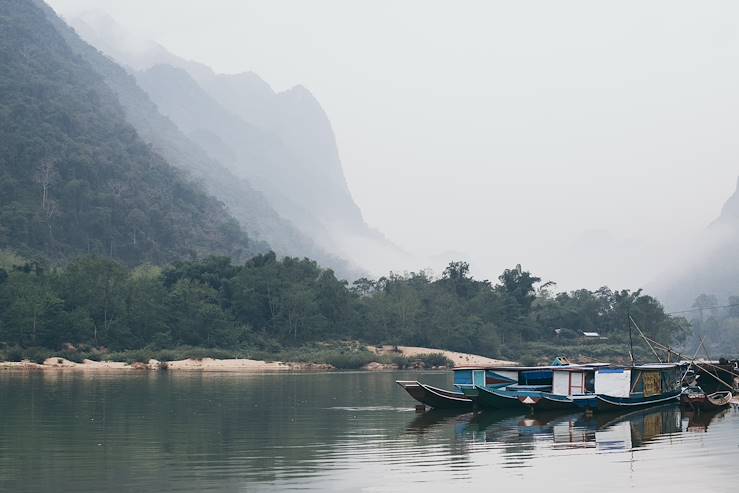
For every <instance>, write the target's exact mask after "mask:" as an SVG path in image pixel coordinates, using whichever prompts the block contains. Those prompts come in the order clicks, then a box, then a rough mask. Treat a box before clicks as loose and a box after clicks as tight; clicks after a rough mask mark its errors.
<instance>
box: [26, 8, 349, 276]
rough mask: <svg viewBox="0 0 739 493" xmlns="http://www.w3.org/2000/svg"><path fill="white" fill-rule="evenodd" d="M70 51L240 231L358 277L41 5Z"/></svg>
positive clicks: (149, 139) (279, 249) (146, 137)
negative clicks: (214, 199) (215, 200)
mask: <svg viewBox="0 0 739 493" xmlns="http://www.w3.org/2000/svg"><path fill="white" fill-rule="evenodd" d="M37 2H38V4H39V5H40V6H41V7H42V9H44V10H45V12H46V13H47V17H48V18H49V20H50V21H51V22H52V24H54V25H55V27H56V28H57V31H58V32H59V33H60V34H61V35H62V36H63V37H64V39H65V40H66V42H67V44H68V45H69V47H70V48H71V49H72V50H73V51H74V52H75V53H77V54H78V55H79V56H81V57H82V58H83V59H84V60H86V61H87V62H88V63H89V64H90V65H91V66H92V68H93V69H94V70H95V71H96V72H97V73H98V74H99V75H100V76H101V77H102V78H103V80H104V81H105V83H106V84H107V85H108V86H109V87H110V89H111V90H112V91H113V92H114V93H115V95H116V96H117V97H118V99H119V101H120V103H121V105H122V107H123V109H124V112H125V115H126V118H127V120H128V122H129V123H130V124H131V125H133V126H134V128H135V129H136V130H137V131H138V133H139V135H140V136H141V138H142V139H144V141H146V142H147V143H149V144H151V145H152V147H153V148H154V149H155V150H156V151H157V152H158V153H160V154H161V155H162V156H164V158H165V159H166V160H167V161H168V162H169V163H170V164H171V165H173V166H175V167H177V168H178V169H180V170H183V171H185V172H186V173H187V174H188V176H190V177H192V178H193V179H195V180H197V181H198V182H199V183H200V184H201V185H202V186H203V188H204V189H205V190H206V191H207V192H208V193H210V194H211V195H213V196H215V197H217V198H218V199H219V200H221V201H223V202H224V203H225V205H226V206H227V207H228V209H229V212H230V213H231V214H233V216H234V217H235V218H236V219H237V220H238V222H239V223H240V225H241V227H242V228H243V229H244V230H245V231H246V232H247V233H248V234H249V235H250V237H252V238H253V239H254V240H255V241H257V242H266V243H267V244H269V247H270V248H271V249H273V250H275V251H276V252H277V253H278V254H280V255H288V256H308V257H310V258H314V259H316V260H318V261H319V262H321V264H323V265H326V266H329V267H331V268H333V269H335V270H336V272H337V273H338V274H340V275H341V276H342V277H356V276H357V275H359V274H360V271H359V270H358V269H357V268H355V267H353V266H351V265H350V264H349V263H348V262H346V261H345V260H343V259H341V258H338V257H336V256H334V255H330V254H328V253H326V251H324V250H323V249H321V248H319V247H318V246H317V245H316V244H315V242H313V241H312V240H311V239H310V238H308V237H307V236H306V235H304V234H303V233H301V232H300V231H299V230H298V229H297V228H296V227H295V226H294V225H292V224H291V223H290V222H289V221H287V220H286V219H284V218H283V217H281V216H280V215H279V214H277V212H276V211H275V210H274V209H273V208H272V207H271V205H270V204H269V203H268V201H267V199H266V198H265V197H264V194H262V193H261V192H259V191H257V190H254V188H253V187H252V186H251V184H250V183H249V181H248V180H246V179H244V178H240V177H237V176H235V175H234V174H233V173H232V172H231V171H230V170H229V169H227V168H226V167H224V166H223V165H222V164H221V162H219V161H218V160H217V159H215V158H214V157H213V156H210V155H208V154H207V153H206V152H205V151H204V150H203V149H202V148H201V147H200V146H199V145H197V144H196V143H195V142H193V141H192V140H191V139H189V138H188V137H187V136H186V135H184V134H183V133H182V131H181V130H180V129H179V128H178V127H177V126H176V125H175V124H173V123H172V121H170V120H169V119H168V118H166V117H165V116H163V115H162V114H161V113H160V111H159V109H158V108H157V106H156V105H155V104H154V103H153V102H152V101H151V99H150V98H149V96H148V94H147V93H146V92H145V91H144V90H142V89H141V88H140V87H139V86H138V85H137V82H136V79H135V78H134V77H133V76H132V75H131V74H130V73H129V72H127V71H126V70H125V69H124V68H123V67H121V66H120V65H118V64H117V63H116V62H115V61H114V60H112V59H111V58H109V57H108V56H106V55H104V54H103V53H101V52H100V51H99V50H98V49H97V48H95V47H93V46H91V45H89V44H87V43H86V42H85V41H83V40H82V39H81V38H80V37H79V36H78V35H77V33H76V32H75V31H74V30H73V29H72V28H70V27H69V26H68V25H67V24H66V23H65V22H64V21H62V20H61V19H60V18H59V17H57V16H56V14H55V13H54V12H53V10H52V9H51V8H50V7H48V6H47V5H46V4H44V3H43V2H41V1H40V0H37Z"/></svg>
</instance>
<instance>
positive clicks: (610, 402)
mask: <svg viewBox="0 0 739 493" xmlns="http://www.w3.org/2000/svg"><path fill="white" fill-rule="evenodd" d="M682 368H683V365H680V364H677V363H660V364H647V365H639V366H628V367H607V368H598V370H597V371H596V372H595V397H594V398H595V400H593V401H582V404H583V407H591V408H594V409H597V410H598V411H613V410H624V409H630V408H638V407H646V406H653V405H656V404H662V403H667V402H675V401H677V399H678V398H679V396H680V393H681V391H682V389H681V386H680V380H681V377H682ZM576 402H580V401H576Z"/></svg>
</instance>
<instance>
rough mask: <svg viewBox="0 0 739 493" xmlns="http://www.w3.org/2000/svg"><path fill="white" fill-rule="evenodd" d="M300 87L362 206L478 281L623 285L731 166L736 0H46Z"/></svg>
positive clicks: (711, 202)
mask: <svg viewBox="0 0 739 493" xmlns="http://www.w3.org/2000/svg"><path fill="white" fill-rule="evenodd" d="M50 3H51V5H52V6H53V7H55V8H56V9H57V10H58V11H59V12H60V13H62V14H63V15H65V16H74V15H76V14H78V13H81V12H84V11H87V10H101V11H105V12H107V13H109V14H110V15H111V16H112V17H113V18H114V19H116V20H117V21H118V22H119V23H120V24H121V25H123V26H124V27H126V28H128V29H131V30H135V31H138V32H140V33H144V34H146V35H147V36H149V37H150V38H152V39H155V40H156V41H158V42H160V43H161V44H163V45H164V46H165V47H167V48H168V49H170V50H171V51H173V52H174V53H176V54H178V55H181V56H184V57H186V58H190V59H194V60H198V61H201V62H204V63H206V64H208V65H210V66H212V67H213V68H215V69H216V70H217V71H219V72H227V73H230V72H240V71H247V70H252V71H254V72H257V73H258V74H260V75H261V76H262V77H263V78H264V79H265V80H266V81H267V82H269V83H270V84H272V85H273V87H274V88H275V89H278V90H281V89H286V88H288V87H291V86H293V85H295V84H303V85H305V86H306V87H308V88H309V89H310V90H311V91H312V92H313V93H314V94H315V95H316V96H317V97H318V99H319V100H320V101H321V103H322V105H323V106H324V108H325V109H326V111H327V113H328V115H329V117H330V119H331V121H332V122H333V126H334V130H335V132H336V135H337V139H338V142H339V148H340V153H341V156H342V159H343V162H344V167H345V172H346V175H347V179H348V181H349V186H350V188H351V190H352V192H353V194H354V196H355V199H356V201H357V203H358V204H359V206H360V207H361V208H362V210H363V212H364V214H365V218H366V219H367V221H368V222H369V223H370V224H371V225H372V226H374V227H376V228H378V229H380V230H381V231H383V232H384V233H385V234H386V235H387V236H388V237H389V238H390V239H392V240H393V241H395V242H396V243H398V244H399V245H400V246H402V247H404V248H406V249H408V250H409V251H411V252H413V253H416V254H418V256H419V257H418V258H419V265H409V266H408V269H409V270H410V269H415V268H419V267H423V266H424V263H428V261H427V260H426V259H425V258H424V256H432V255H435V254H438V253H441V252H445V251H454V252H460V253H463V254H465V255H466V256H468V257H469V258H470V259H471V260H472V261H473V268H474V272H475V273H476V274H477V275H478V276H480V277H486V278H491V279H492V278H495V277H496V276H497V275H498V274H499V272H500V271H501V270H502V269H503V268H504V267H506V266H511V265H513V264H516V263H519V262H520V263H523V264H524V267H527V268H530V269H533V270H534V271H535V272H537V273H539V274H540V275H542V276H543V277H546V278H547V279H554V280H557V281H559V282H560V286H561V287H564V288H574V287H577V286H580V285H584V286H588V287H597V286H599V285H601V284H610V285H612V286H614V287H617V286H618V287H639V286H640V285H643V284H645V283H648V282H649V281H650V280H652V279H653V278H654V277H655V276H657V275H659V273H660V272H662V271H663V270H664V269H665V268H666V259H668V258H670V256H671V255H672V254H673V253H674V251H676V250H679V249H680V248H682V247H683V246H684V244H685V243H689V242H690V241H691V240H692V238H694V237H695V236H696V235H700V232H701V229H702V228H704V227H705V226H706V225H707V224H708V223H710V222H711V221H712V220H713V219H715V218H716V217H717V215H718V214H719V212H720V209H721V206H722V204H723V203H724V201H725V200H726V199H727V198H728V197H729V196H730V195H731V193H732V192H733V190H734V188H735V186H736V180H737V175H739V159H738V158H739V138H737V136H739V118H738V117H737V115H739V91H737V88H738V87H739V63H737V62H739V35H738V34H739V33H738V31H737V19H739V3H736V2H729V1H727V2H711V1H702V2H694V1H689V2H688V1H685V2H680V1H675V0H665V1H650V2H644V1H633V2H629V1H620V2H608V3H606V2H592V1H590V0H586V1H577V2H574V1H557V2H552V1H548V0H540V1H530V2H511V1H492V0H480V1H471V0H470V1H455V2H453V1H430V0H404V1H397V0H366V1H351V0H311V1H305V0H260V1H249V0H209V1H207V2H206V1H187V0H126V1H122V0H51V1H50Z"/></svg>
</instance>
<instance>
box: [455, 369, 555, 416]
mask: <svg viewBox="0 0 739 493" xmlns="http://www.w3.org/2000/svg"><path fill="white" fill-rule="evenodd" d="M555 368H559V366H501V367H491V368H485V369H479V368H478V369H473V370H472V372H471V380H470V381H469V382H468V383H467V384H466V385H460V386H459V388H460V389H461V390H462V392H464V394H465V395H466V396H468V397H470V398H471V399H472V400H473V401H474V402H475V404H476V405H477V407H479V408H481V409H522V410H523V409H525V408H526V407H527V406H529V405H530V404H531V403H534V402H538V401H539V400H540V399H541V397H542V395H543V394H544V393H547V392H551V390H552V377H553V370H554V369H555Z"/></svg>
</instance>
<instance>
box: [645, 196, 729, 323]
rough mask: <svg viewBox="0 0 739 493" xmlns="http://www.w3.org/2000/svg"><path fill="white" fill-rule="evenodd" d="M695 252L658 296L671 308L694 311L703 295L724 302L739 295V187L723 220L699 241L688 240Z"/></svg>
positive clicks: (665, 282) (664, 283)
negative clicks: (711, 296) (692, 309)
mask: <svg viewBox="0 0 739 493" xmlns="http://www.w3.org/2000/svg"><path fill="white" fill-rule="evenodd" d="M686 241H689V242H691V243H693V244H695V245H696V247H695V249H694V250H693V251H692V252H690V254H689V255H688V256H687V257H686V258H685V259H684V261H683V262H682V263H681V264H680V265H678V266H676V268H675V270H674V272H675V274H671V275H668V276H666V278H665V279H662V280H661V281H660V282H659V283H658V289H657V292H658V293H659V294H660V295H661V296H662V297H663V298H664V299H665V300H666V302H667V303H668V304H669V305H670V307H671V308H674V309H677V310H682V309H686V308H690V307H691V306H692V304H693V302H694V300H695V298H696V297H697V296H698V295H700V294H711V295H716V296H717V297H718V299H719V301H720V302H722V303H723V302H726V300H727V298H728V297H729V296H737V295H739V184H737V189H736V191H735V192H734V194H733V195H732V196H731V197H730V198H729V199H728V200H727V202H726V204H725V205H724V207H723V209H722V211H721V214H720V216H719V218H718V219H717V220H716V221H715V222H714V223H713V224H711V225H710V226H709V227H707V228H706V230H705V231H704V232H703V234H702V235H701V237H699V238H689V239H686Z"/></svg>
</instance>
